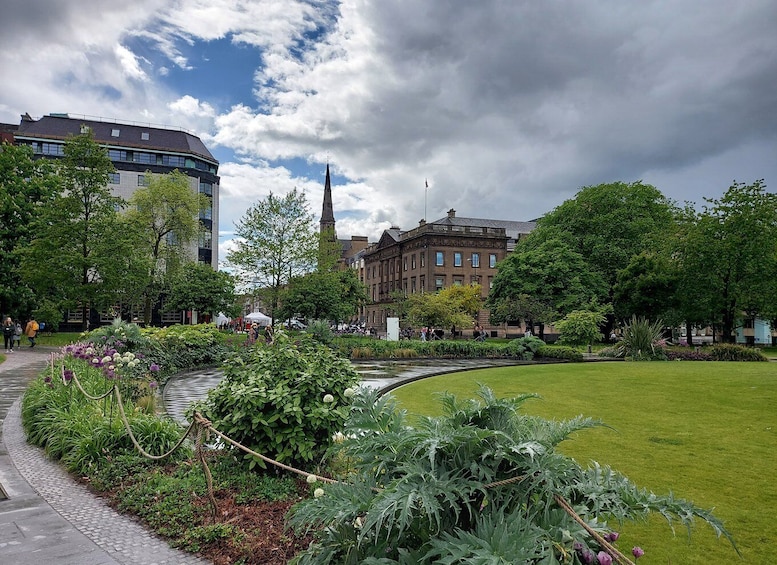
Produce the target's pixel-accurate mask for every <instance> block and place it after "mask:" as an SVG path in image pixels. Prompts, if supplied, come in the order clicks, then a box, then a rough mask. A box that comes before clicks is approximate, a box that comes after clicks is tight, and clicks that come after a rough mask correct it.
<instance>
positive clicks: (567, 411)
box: [394, 362, 777, 565]
mask: <svg viewBox="0 0 777 565" xmlns="http://www.w3.org/2000/svg"><path fill="white" fill-rule="evenodd" d="M477 383H483V384H485V385H487V386H489V387H491V388H492V389H493V390H494V391H496V392H497V394H499V395H501V396H515V395H517V394H520V393H524V392H534V393H538V394H540V395H541V396H542V398H543V400H538V401H535V402H530V403H528V404H527V405H526V406H527V408H526V410H527V411H528V412H530V413H533V414H536V415H540V416H543V417H548V418H554V419H565V418H570V417H573V416H576V415H578V414H583V415H586V416H591V417H595V418H598V419H600V420H602V421H603V422H604V423H605V424H607V425H608V426H611V427H612V428H613V429H610V428H606V427H602V428H599V429H595V430H587V431H584V432H580V433H578V434H576V435H574V436H573V438H572V439H571V440H570V441H568V442H566V443H565V444H562V449H563V451H564V453H566V454H568V455H570V456H572V457H574V458H576V459H577V460H578V461H581V462H587V461H591V460H596V461H598V462H600V463H602V464H608V465H610V466H612V467H613V468H614V469H616V470H618V471H621V472H623V473H624V474H625V475H626V476H628V477H629V478H631V479H632V480H633V481H634V482H635V483H636V484H638V485H639V486H641V487H644V488H647V489H649V490H652V491H654V492H656V493H667V492H670V491H671V492H673V493H674V494H675V496H677V497H680V498H686V499H689V500H692V501H693V502H695V503H696V504H698V505H699V506H702V507H705V508H714V513H715V514H716V515H717V516H718V517H720V518H721V519H722V520H723V521H724V523H725V525H726V527H727V528H728V529H729V531H730V532H731V533H732V534H733V536H734V538H735V540H736V542H737V545H738V547H739V549H740V551H741V553H742V557H743V558H742V559H741V560H740V559H739V558H738V557H737V555H736V553H735V552H734V550H733V549H732V548H731V546H730V545H729V543H728V542H727V541H725V540H723V539H720V540H718V539H717V538H716V537H715V535H714V533H712V531H711V530H710V528H708V527H706V526H704V525H702V524H699V525H698V527H697V528H696V529H694V531H693V533H692V535H691V537H690V540H689V538H688V536H687V535H686V532H685V531H684V530H678V531H677V535H676V536H672V531H671V530H670V528H669V527H668V526H667V524H666V522H665V521H664V520H663V519H660V518H658V517H653V518H651V519H650V520H649V521H648V522H647V523H636V524H633V523H629V524H626V525H624V527H623V528H622V536H621V540H620V541H619V542H618V545H619V546H620V547H621V548H622V549H626V550H627V552H628V550H629V549H630V548H631V547H632V546H633V545H640V546H641V547H643V548H644V549H645V551H646V555H645V556H644V557H643V558H642V559H640V564H642V565H645V564H650V563H655V564H659V563H660V564H662V565H663V564H667V563H670V564H680V563H682V564H709V563H736V562H743V563H758V564H766V563H773V562H775V557H774V548H775V547H776V546H777V530H775V528H774V515H775V511H776V510H777V482H775V476H777V366H776V365H774V364H773V363H722V362H665V363H661V362H653V363H650V362H643V363H622V362H612V363H577V364H559V365H533V366H520V367H506V368H497V369H487V370H481V371H470V372H465V373H457V374H453V375H451V374H449V375H444V376H440V377H433V378H429V379H424V380H421V381H417V382H414V383H411V384H408V385H405V386H403V387H400V388H399V389H397V390H395V391H394V394H395V396H396V397H397V398H398V400H399V401H400V402H401V405H402V407H403V408H405V409H407V410H408V411H409V412H410V413H414V414H428V415H434V414H435V413H437V412H438V411H439V404H438V403H437V402H435V400H434V394H435V393H436V392H441V391H449V392H451V393H454V394H456V395H457V396H459V397H461V398H467V397H472V396H473V393H474V391H475V390H476V389H477V386H478V384H477Z"/></svg>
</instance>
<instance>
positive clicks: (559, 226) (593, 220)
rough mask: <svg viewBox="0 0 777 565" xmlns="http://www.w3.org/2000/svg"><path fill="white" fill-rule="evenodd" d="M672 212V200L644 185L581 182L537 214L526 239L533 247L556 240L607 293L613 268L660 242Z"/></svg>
mask: <svg viewBox="0 0 777 565" xmlns="http://www.w3.org/2000/svg"><path fill="white" fill-rule="evenodd" d="M674 211H675V206H674V204H673V203H672V202H671V201H669V200H668V199H667V198H666V197H665V196H664V195H663V194H661V192H660V191H659V190H658V189H656V188H655V187H653V186H651V185H649V184H643V183H642V182H633V183H624V182H613V183H607V184H599V185H596V186H587V187H583V188H582V189H581V190H580V191H579V192H578V193H577V194H576V195H575V197H574V198H573V199H571V200H567V201H566V202H564V203H563V204H561V205H560V206H558V207H557V208H556V209H555V210H553V211H552V212H550V213H549V214H547V215H546V216H544V217H543V218H541V219H540V220H539V222H538V224H537V228H536V229H535V230H534V231H533V232H532V233H531V234H530V235H529V237H528V238H527V239H526V243H527V244H529V245H530V246H532V247H536V246H539V245H540V244H541V243H542V242H544V241H547V240H550V239H562V240H563V241H565V242H566V243H567V244H568V245H569V246H570V247H571V248H572V249H573V250H574V251H576V252H577V253H579V254H580V255H581V256H582V257H583V259H584V260H585V261H586V262H587V263H588V264H589V265H590V267H591V269H593V271H594V272H596V273H598V274H599V275H600V276H601V277H602V279H603V280H604V282H605V284H606V285H607V286H606V289H607V295H608V297H609V296H610V295H611V292H612V288H613V286H614V285H615V282H616V278H617V274H618V271H620V270H621V269H624V268H626V267H627V266H628V264H629V262H630V261H631V258H632V257H634V256H635V255H639V254H640V253H642V252H643V251H648V250H653V249H656V248H659V247H663V246H664V245H665V244H666V241H667V238H668V237H670V235H671V234H672V233H673V230H674V228H673V221H674Z"/></svg>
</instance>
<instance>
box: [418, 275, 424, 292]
mask: <svg viewBox="0 0 777 565" xmlns="http://www.w3.org/2000/svg"><path fill="white" fill-rule="evenodd" d="M418 285H419V288H420V289H421V292H423V291H425V290H426V277H425V276H423V275H421V276H420V277H419V280H418Z"/></svg>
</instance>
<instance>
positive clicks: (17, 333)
mask: <svg viewBox="0 0 777 565" xmlns="http://www.w3.org/2000/svg"><path fill="white" fill-rule="evenodd" d="M22 334H24V330H23V329H22V325H21V324H20V323H19V322H16V331H15V332H14V333H13V347H12V348H11V351H13V350H14V349H19V345H20V343H21V341H22Z"/></svg>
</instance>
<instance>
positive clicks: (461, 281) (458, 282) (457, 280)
mask: <svg viewBox="0 0 777 565" xmlns="http://www.w3.org/2000/svg"><path fill="white" fill-rule="evenodd" d="M453 286H464V277H453Z"/></svg>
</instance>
